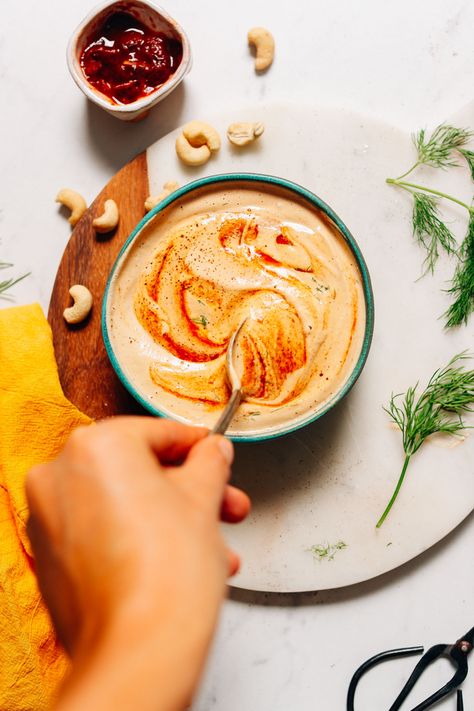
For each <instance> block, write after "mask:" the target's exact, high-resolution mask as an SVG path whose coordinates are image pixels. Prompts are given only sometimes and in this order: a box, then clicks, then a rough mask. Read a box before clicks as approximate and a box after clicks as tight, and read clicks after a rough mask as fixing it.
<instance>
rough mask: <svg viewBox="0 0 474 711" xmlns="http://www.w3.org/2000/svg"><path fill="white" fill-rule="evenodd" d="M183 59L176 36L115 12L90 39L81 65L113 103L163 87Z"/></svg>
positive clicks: (130, 100)
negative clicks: (153, 29) (150, 27)
mask: <svg viewBox="0 0 474 711" xmlns="http://www.w3.org/2000/svg"><path fill="white" fill-rule="evenodd" d="M182 58H183V46H182V44H181V42H180V41H179V40H178V39H176V38H174V37H169V36H167V35H165V34H164V33H163V32H153V31H152V30H150V29H149V28H148V27H145V25H143V24H142V23H141V22H139V21H138V20H137V19H135V18H134V17H133V16H132V15H130V14H128V13H126V12H116V13H114V14H112V15H110V16H109V17H108V18H107V20H106V21H105V23H104V25H103V26H102V27H101V28H100V29H99V30H98V32H97V33H96V35H95V37H94V38H91V41H90V43H89V45H88V46H87V47H86V48H85V49H84V50H83V52H82V54H81V57H80V64H81V67H82V71H83V72H84V75H85V77H86V79H87V81H88V82H89V84H91V85H92V86H93V87H94V88H96V89H97V90H98V91H100V92H101V93H102V94H105V95H106V96H107V97H108V98H109V99H111V100H112V102H113V103H115V104H131V103H132V102H133V101H137V99H141V98H143V97H144V96H148V95H149V94H151V93H152V92H153V91H156V89H158V88H159V87H160V86H162V85H163V84H164V83H165V82H166V81H167V80H168V79H169V78H170V76H171V75H172V74H174V73H175V71H176V70H177V68H178V66H179V64H180V63H181V60H182Z"/></svg>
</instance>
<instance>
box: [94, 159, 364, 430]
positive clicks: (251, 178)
mask: <svg viewBox="0 0 474 711" xmlns="http://www.w3.org/2000/svg"><path fill="white" fill-rule="evenodd" d="M225 182H249V183H266V184H269V185H272V186H276V187H279V188H284V189H287V190H289V191H290V192H294V193H296V194H297V195H299V196H300V197H302V198H304V199H305V200H307V201H308V202H309V203H311V204H312V205H313V206H315V207H317V208H318V209H319V210H321V211H322V212H324V213H325V215H326V216H327V217H329V219H330V220H331V221H332V222H333V223H334V224H335V226H336V228H337V229H338V230H339V232H340V233H341V235H342V236H343V238H344V240H345V242H346V244H347V245H348V247H349V249H350V250H351V252H352V253H353V254H354V256H355V259H356V262H357V266H358V269H359V271H360V273H361V276H362V286H363V292H364V301H365V316H366V318H365V329H364V338H363V341H362V346H361V350H360V353H359V357H358V359H357V362H356V364H355V366H354V368H353V369H352V371H351V373H350V375H349V377H348V378H347V380H346V382H345V383H344V385H343V387H342V388H341V389H340V390H338V391H337V392H336V393H335V394H334V395H333V397H332V398H331V399H330V400H328V401H327V402H326V403H325V405H324V407H323V408H321V409H320V410H317V411H316V412H312V413H310V414H309V415H308V417H307V418H305V419H303V420H301V421H299V422H298V423H297V424H293V423H291V421H290V422H289V423H288V424H287V425H286V426H283V427H282V428H281V429H279V430H278V431H277V432H273V431H272V432H262V433H259V434H255V433H253V434H249V435H245V434H238V435H234V434H231V433H229V434H227V435H226V436H227V437H228V438H229V439H231V440H232V441H233V442H261V441H264V440H270V439H276V438H278V437H283V436H284V435H287V434H291V433H292V432H295V431H296V430H300V429H302V428H303V427H306V426H307V425H309V424H311V423H312V422H315V421H316V420H319V419H320V418H321V417H323V415H325V414H326V413H328V412H329V411H330V410H332V409H333V407H335V406H336V405H337V404H338V403H339V402H340V401H341V400H342V399H343V398H344V397H345V396H346V395H347V394H348V392H349V391H350V390H351V389H352V387H353V386H354V384H355V383H356V381H357V380H358V378H359V376H360V374H361V372H362V370H363V368H364V365H365V363H366V361H367V357H368V355H369V350H370V346H371V343H372V336H373V332H374V321H375V307H374V295H373V290H372V282H371V279H370V274H369V270H368V268H367V264H366V262H365V259H364V257H363V255H362V252H361V250H360V247H359V245H358V244H357V242H356V240H355V239H354V237H353V236H352V234H351V233H350V232H349V230H348V228H347V227H346V225H345V224H344V222H343V221H342V220H341V218H340V217H339V216H338V215H337V214H336V213H335V212H334V210H333V209H332V208H331V207H329V205H328V204H327V203H326V202H324V200H322V199H321V198H320V197H319V196H318V195H316V194H315V193H313V192H311V191H310V190H308V189H307V188H304V187H303V186H301V185H299V184H298V183H295V182H293V181H291V180H287V179H286V178H279V177H277V176H273V175H266V174H264V173H220V174H217V175H210V176H206V177H204V178H198V179H197V180H193V181H191V182H190V183H187V184H186V185H184V186H183V187H181V188H178V189H177V190H176V191H174V192H173V193H171V195H168V196H167V197H165V198H164V199H163V200H162V201H161V202H159V203H158V204H157V205H156V206H155V207H154V208H153V209H152V210H150V212H148V213H147V214H146V215H145V216H144V217H143V218H142V219H141V220H140V222H139V223H138V225H137V226H136V227H135V229H134V230H133V231H132V232H131V234H130V236H129V237H128V238H127V239H126V241H125V242H124V244H123V245H122V248H121V250H120V252H119V253H118V255H117V258H116V260H115V262H114V264H113V266H112V268H111V270H110V273H109V276H108V278H107V283H106V286H105V290H104V295H103V299H102V312H101V323H102V337H103V340H104V344H105V349H106V351H107V355H108V357H109V360H110V362H111V364H112V367H113V369H114V371H115V373H116V374H117V376H118V378H119V380H120V381H121V383H122V385H123V386H124V387H125V388H126V390H128V392H129V393H130V394H131V395H132V396H133V397H134V399H135V400H137V402H139V403H140V405H142V407H143V408H144V409H145V410H147V411H148V412H150V413H151V414H152V415H155V416H159V417H165V418H167V419H174V418H173V416H172V415H170V414H169V413H167V412H164V411H162V410H160V409H159V408H158V407H155V406H154V405H152V404H151V403H149V402H148V401H147V400H146V399H145V398H143V397H142V396H141V395H140V393H139V392H138V391H137V390H136V389H135V387H134V386H133V385H132V383H131V382H130V381H129V379H128V377H127V376H126V375H125V373H124V371H123V370H122V367H121V365H120V363H119V360H118V358H117V357H116V355H115V352H114V349H113V346H112V343H111V340H110V337H109V330H108V323H107V322H108V303H109V293H110V287H111V285H112V282H113V280H114V276H115V274H116V271H117V268H118V267H119V266H120V263H121V261H122V258H123V256H124V255H125V253H126V252H127V251H128V249H129V247H130V246H131V244H132V243H133V242H134V241H135V240H136V239H137V237H138V236H139V234H140V233H141V231H142V229H143V228H144V227H145V226H146V225H147V224H148V223H149V222H150V221H151V220H153V218H154V217H155V216H156V215H157V214H159V213H160V212H161V211H162V210H164V209H165V208H166V207H168V206H169V205H171V204H172V203H173V202H176V201H177V200H179V199H181V198H182V197H184V196H185V195H188V194H189V193H191V192H193V191H194V190H197V189H199V188H203V187H207V186H210V185H216V184H219V183H225Z"/></svg>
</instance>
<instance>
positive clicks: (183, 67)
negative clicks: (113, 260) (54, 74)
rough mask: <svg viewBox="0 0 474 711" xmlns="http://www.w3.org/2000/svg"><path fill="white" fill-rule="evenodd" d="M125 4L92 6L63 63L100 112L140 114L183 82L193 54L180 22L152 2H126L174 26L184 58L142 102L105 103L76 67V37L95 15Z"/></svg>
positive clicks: (119, 0)
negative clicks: (140, 7) (139, 6)
mask: <svg viewBox="0 0 474 711" xmlns="http://www.w3.org/2000/svg"><path fill="white" fill-rule="evenodd" d="M124 1H125V0H105V1H104V2H101V3H100V4H99V5H95V7H93V8H92V10H91V11H90V12H89V13H88V14H87V15H86V16H85V17H84V19H83V20H82V21H81V22H80V23H79V24H78V25H77V27H76V28H75V30H74V31H73V33H72V34H71V37H70V38H69V42H68V45H67V48H66V60H67V66H68V69H69V73H70V74H71V76H72V78H73V79H74V81H75V83H76V84H77V86H78V87H79V89H81V91H82V92H83V93H84V94H85V96H86V97H87V98H88V99H90V100H91V101H93V102H94V103H95V104H97V106H100V107H101V108H102V109H105V110H106V111H108V112H109V113H117V114H125V115H127V114H135V113H141V112H142V111H144V110H146V109H148V108H151V107H152V106H153V105H154V104H156V103H158V102H159V101H161V100H162V99H164V98H165V97H166V96H168V94H170V93H171V92H172V91H173V90H174V89H175V88H176V87H177V86H178V84H180V82H181V81H182V80H183V79H184V77H185V76H186V74H187V72H188V71H189V69H190V68H191V63H192V55H191V44H190V42H189V37H188V36H187V34H186V32H185V31H184V29H183V27H182V26H181V25H180V23H179V22H178V21H177V20H175V19H174V17H172V16H171V15H170V14H169V13H168V12H166V10H164V9H163V8H162V7H161V6H160V5H157V4H156V3H154V2H152V1H151V0H128V1H127V4H128V5H130V6H133V5H141V6H145V7H147V8H148V9H149V10H151V11H152V12H154V13H155V14H156V15H159V16H160V17H161V18H162V19H163V20H165V22H167V23H168V24H169V25H170V26H172V27H174V29H175V31H176V32H177V34H179V36H180V39H181V42H182V44H183V57H182V59H181V63H180V65H179V67H178V69H177V70H176V72H175V73H174V74H173V76H172V77H171V78H170V79H168V80H167V81H165V83H164V84H162V85H161V86H160V87H159V88H158V89H156V90H155V91H153V92H152V93H151V94H149V95H148V96H144V97H142V98H141V99H137V100H136V101H132V102H131V103H130V104H114V103H112V102H111V101H108V100H107V99H106V98H102V95H101V93H100V92H98V91H95V90H94V89H93V88H92V87H91V85H90V84H89V82H88V81H87V79H86V77H85V76H84V74H83V72H82V70H81V68H80V66H78V61H77V57H76V47H77V43H78V41H79V38H80V37H81V36H82V34H83V32H84V31H85V30H86V29H87V27H88V26H89V25H90V23H91V22H92V21H93V20H94V18H95V17H96V16H97V15H99V14H100V13H101V12H103V11H104V10H106V9H107V8H112V7H113V6H114V5H121V4H124Z"/></svg>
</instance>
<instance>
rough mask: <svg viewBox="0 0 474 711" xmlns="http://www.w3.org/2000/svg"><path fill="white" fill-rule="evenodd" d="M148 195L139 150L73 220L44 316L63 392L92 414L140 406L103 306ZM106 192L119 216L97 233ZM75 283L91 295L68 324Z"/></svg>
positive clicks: (139, 410) (137, 409)
mask: <svg viewBox="0 0 474 711" xmlns="http://www.w3.org/2000/svg"><path fill="white" fill-rule="evenodd" d="M147 195H148V175H147V161H146V152H143V153H140V155H138V156H137V157H136V158H134V160H132V161H131V162H130V163H128V164H127V165H126V166H124V167H123V168H122V169H121V170H120V171H119V172H118V173H116V175H114V177H113V178H112V179H111V180H110V182H109V183H108V184H107V185H106V187H105V188H104V189H103V190H102V192H101V193H100V194H99V195H98V196H97V198H96V199H95V200H94V202H93V203H92V205H91V206H90V207H89V208H88V210H87V212H86V213H85V214H84V215H83V216H82V217H81V219H80V220H79V222H78V223H77V225H76V227H75V228H74V230H73V232H72V234H71V237H70V239H69V242H68V244H67V247H66V249H65V251H64V254H63V257H62V260H61V263H60V265H59V269H58V273H57V275H56V281H55V283H54V287H53V292H52V295H51V301H50V305H49V312H48V320H49V323H50V325H51V328H52V331H53V342H54V350H55V353H56V360H57V363H58V370H59V378H60V381H61V385H62V387H63V390H64V393H65V395H66V397H67V398H68V399H69V400H70V401H71V402H73V403H74V404H75V405H76V406H77V407H78V408H79V409H80V410H81V411H82V412H85V413H86V414H87V415H89V416H90V417H93V418H95V419H98V418H103V417H109V416H111V415H117V414H125V413H143V412H144V410H143V409H142V408H141V407H140V405H138V403H137V402H136V401H135V400H134V399H133V398H132V397H131V395H129V394H128V392H127V391H126V390H125V388H124V387H123V386H122V384H121V383H120V381H119V379H118V378H117V376H116V375H115V371H114V370H113V368H112V366H111V364H110V361H109V359H108V357H107V353H106V351H105V346H104V343H103V340H102V331H101V309H102V297H103V293H104V288H105V284H106V282H107V277H108V275H109V272H110V270H111V268H112V265H113V263H114V261H115V259H116V258H117V255H118V253H119V251H120V249H121V247H122V245H123V243H124V242H125V240H126V239H127V237H128V236H129V234H130V233H131V232H132V230H133V229H134V227H135V226H136V225H137V223H138V222H139V221H140V220H141V218H142V217H143V215H144V212H145V210H144V202H145V199H146V197H147ZM108 198H112V199H113V200H115V202H116V203H117V205H118V208H119V213H120V221H119V224H118V226H117V229H116V230H115V231H114V232H112V233H110V234H106V235H98V234H96V232H95V230H94V228H93V227H92V221H93V220H94V219H95V217H97V216H98V215H100V214H102V212H103V205H104V201H105V200H107V199H108ZM73 284H84V286H87V288H88V289H90V291H91V292H92V296H93V298H94V305H93V307H92V311H91V313H90V315H89V317H88V318H87V320H86V321H85V322H83V323H82V324H78V325H77V326H70V325H68V324H67V323H66V322H65V321H64V318H63V311H64V309H65V308H66V307H67V306H69V305H70V304H71V303H72V300H71V297H70V296H69V288H70V287H71V286H72V285H73Z"/></svg>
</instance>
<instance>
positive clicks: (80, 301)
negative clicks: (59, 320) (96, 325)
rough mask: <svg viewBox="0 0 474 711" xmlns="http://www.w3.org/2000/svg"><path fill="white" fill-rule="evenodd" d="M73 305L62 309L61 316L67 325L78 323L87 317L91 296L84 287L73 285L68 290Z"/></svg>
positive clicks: (90, 305) (90, 306)
mask: <svg viewBox="0 0 474 711" xmlns="http://www.w3.org/2000/svg"><path fill="white" fill-rule="evenodd" d="M69 293H70V294H71V296H72V298H73V301H74V303H73V305H72V306H69V308H67V309H64V311H63V316H64V319H65V320H66V321H67V322H68V323H80V322H81V321H84V319H85V318H87V316H88V315H89V312H90V310H91V308H92V294H91V292H90V291H89V289H88V288H87V287H86V286H82V285H81V284H74V286H71V288H70V289H69Z"/></svg>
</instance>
